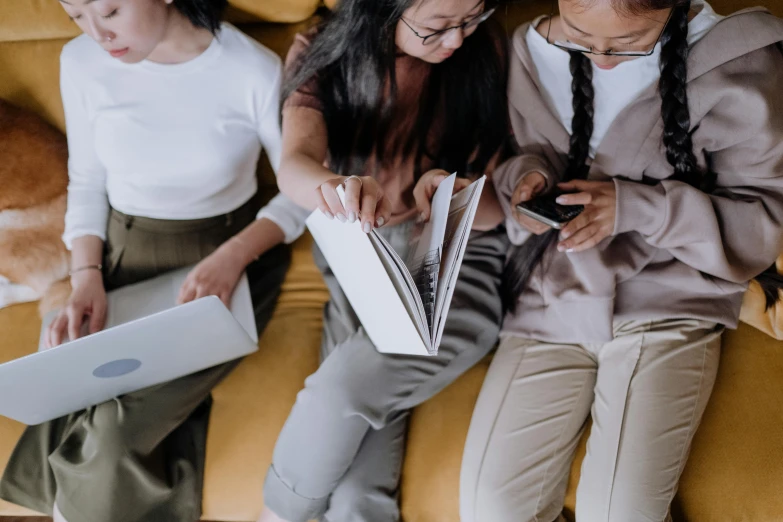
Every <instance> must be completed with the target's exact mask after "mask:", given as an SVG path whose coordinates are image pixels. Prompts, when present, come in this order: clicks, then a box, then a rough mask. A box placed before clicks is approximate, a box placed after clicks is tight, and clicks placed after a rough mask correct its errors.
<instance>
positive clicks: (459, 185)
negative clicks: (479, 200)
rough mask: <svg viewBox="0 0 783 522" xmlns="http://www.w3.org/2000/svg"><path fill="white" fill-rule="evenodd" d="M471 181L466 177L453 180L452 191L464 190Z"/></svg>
mask: <svg viewBox="0 0 783 522" xmlns="http://www.w3.org/2000/svg"><path fill="white" fill-rule="evenodd" d="M470 183H471V181H470V180H469V179H467V178H457V179H456V181H454V193H455V194H456V193H457V192H459V191H461V190H465V189H466V188H468V187H469V186H470Z"/></svg>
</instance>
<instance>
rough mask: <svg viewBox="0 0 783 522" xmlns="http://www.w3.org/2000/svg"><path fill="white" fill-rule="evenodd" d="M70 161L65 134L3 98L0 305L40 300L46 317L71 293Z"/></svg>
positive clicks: (0, 104) (0, 103)
mask: <svg viewBox="0 0 783 522" xmlns="http://www.w3.org/2000/svg"><path fill="white" fill-rule="evenodd" d="M67 161H68V149H67V146H66V141H65V137H64V136H63V135H62V133H60V132H59V131H58V130H57V129H55V128H54V127H52V126H50V125H48V124H47V123H45V122H44V121H43V120H42V119H41V118H39V117H38V116H36V115H34V114H33V113H31V112H29V111H25V110H22V109H19V108H17V107H14V106H12V105H11V104H9V103H7V102H5V101H3V100H0V308H3V307H6V306H9V305H12V304H15V303H22V302H29V301H37V300H39V299H40V300H41V304H40V307H39V309H40V312H41V314H42V315H44V314H46V313H47V312H48V311H50V310H52V309H54V308H58V307H61V306H62V305H63V304H64V303H65V301H66V300H67V298H68V295H69V294H70V284H69V283H68V277H67V276H68V268H69V266H70V254H69V252H68V250H67V249H66V248H65V244H63V241H62V239H61V236H62V233H63V227H64V219H65V203H66V189H67V186H68V168H67Z"/></svg>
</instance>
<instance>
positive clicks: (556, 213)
mask: <svg viewBox="0 0 783 522" xmlns="http://www.w3.org/2000/svg"><path fill="white" fill-rule="evenodd" d="M560 195H561V193H553V194H546V195H543V196H539V197H537V198H535V199H531V200H530V201H525V202H524V203H520V204H519V205H517V210H518V211H519V212H521V213H522V214H524V215H525V216H528V217H531V218H533V219H535V220H537V221H540V222H541V223H544V224H546V225H549V226H550V227H552V228H556V229H558V230H560V229H561V228H563V227H564V226H566V224H568V222H569V221H571V220H572V219H574V218H575V217H576V216H578V215H579V214H581V213H582V211H583V210H584V209H585V207H584V206H583V205H560V204H558V203H557V202H555V199H557V197H558V196H560Z"/></svg>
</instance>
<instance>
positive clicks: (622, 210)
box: [613, 178, 667, 236]
mask: <svg viewBox="0 0 783 522" xmlns="http://www.w3.org/2000/svg"><path fill="white" fill-rule="evenodd" d="M614 186H615V190H616V201H617V207H616V212H615V218H614V232H613V235H618V234H623V233H625V232H634V231H635V232H639V233H640V234H642V235H643V236H652V235H653V234H655V233H656V232H657V231H658V230H660V228H661V226H663V223H665V221H666V212H667V205H666V190H665V189H664V187H663V185H661V184H660V183H659V184H657V185H644V184H642V183H637V182H633V181H624V180H620V179H617V178H615V179H614Z"/></svg>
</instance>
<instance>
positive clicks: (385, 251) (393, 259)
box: [369, 230, 431, 351]
mask: <svg viewBox="0 0 783 522" xmlns="http://www.w3.org/2000/svg"><path fill="white" fill-rule="evenodd" d="M369 238H370V241H371V242H372V245H373V247H375V251H376V252H377V253H378V257H379V258H380V260H381V263H383V266H384V267H385V268H386V272H387V273H388V274H389V279H390V280H391V282H392V284H393V285H394V287H395V288H396V289H397V292H398V293H399V294H400V298H402V302H403V304H404V305H405V308H406V309H407V310H408V314H409V315H410V317H411V320H412V321H413V323H414V325H415V326H416V328H417V329H418V330H419V333H420V334H421V338H422V340H423V341H424V342H425V344H426V345H427V351H430V346H429V344H430V339H431V332H430V325H429V323H428V322H427V316H426V315H425V313H424V305H423V304H422V301H421V297H420V296H419V294H418V292H416V284H415V283H414V282H413V279H412V278H411V276H410V274H409V273H408V269H407V268H406V267H405V264H404V263H403V262H402V259H401V258H400V257H399V256H398V255H397V252H395V251H394V248H392V246H391V245H390V244H389V243H388V242H387V241H386V240H385V239H384V238H383V237H382V236H381V235H380V234H378V233H376V232H375V231H374V230H373V231H372V232H371V233H370V234H369Z"/></svg>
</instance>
